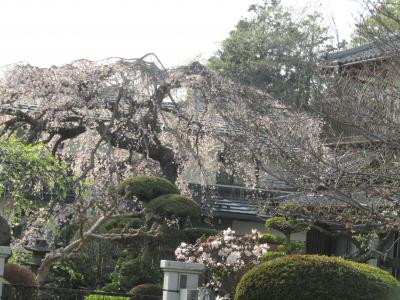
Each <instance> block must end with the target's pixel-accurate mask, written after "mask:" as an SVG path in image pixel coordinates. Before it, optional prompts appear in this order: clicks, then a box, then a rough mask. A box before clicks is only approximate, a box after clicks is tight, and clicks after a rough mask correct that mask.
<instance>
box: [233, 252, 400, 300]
mask: <svg viewBox="0 0 400 300" xmlns="http://www.w3.org/2000/svg"><path fill="white" fill-rule="evenodd" d="M399 287H400V285H399V283H398V282H397V280H396V279H395V278H394V277H392V276H391V275H390V274H389V273H387V272H385V271H383V270H381V269H378V268H375V267H372V266H370V265H367V264H360V263H355V262H351V261H348V260H344V259H342V258H337V257H327V256H317V255H293V256H285V257H281V258H275V259H272V260H270V261H267V262H265V263H262V264H261V265H258V266H256V267H255V268H253V269H252V270H250V271H249V272H248V273H246V274H245V275H244V276H243V277H242V279H241V280H240V282H239V284H238V285H237V287H236V294H235V300H310V299H312V300H378V299H379V300H395V299H400V293H399Z"/></svg>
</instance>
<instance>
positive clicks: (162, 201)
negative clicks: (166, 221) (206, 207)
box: [146, 194, 200, 218]
mask: <svg viewBox="0 0 400 300" xmlns="http://www.w3.org/2000/svg"><path fill="white" fill-rule="evenodd" d="M146 208H147V209H148V210H149V211H152V212H154V213H155V214H157V215H159V216H163V217H172V216H175V217H178V218H185V217H191V218H197V217H200V206H199V205H198V204H197V203H196V202H194V201H193V200H191V199H189V198H188V197H186V196H183V195H178V194H168V195H162V196H159V197H157V198H155V199H153V200H151V201H150V202H149V203H148V204H147V206H146Z"/></svg>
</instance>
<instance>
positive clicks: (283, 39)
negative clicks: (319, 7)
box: [209, 1, 329, 108]
mask: <svg viewBox="0 0 400 300" xmlns="http://www.w3.org/2000/svg"><path fill="white" fill-rule="evenodd" d="M249 11H251V12H252V13H253V17H252V18H249V19H242V20H240V21H239V22H238V24H237V25H236V28H235V29H234V30H233V31H231V33H230V34H229V37H228V38H227V39H225V40H224V41H223V42H222V47H221V50H219V51H218V52H217V54H216V55H215V56H213V57H211V58H210V59H209V67H210V68H212V69H214V70H216V71H218V72H219V73H220V74H222V75H224V76H226V77H229V78H231V79H233V80H235V81H239V82H241V83H244V84H247V85H252V86H255V87H257V88H260V89H263V90H266V91H268V92H269V93H271V94H272V95H273V96H275V98H277V99H280V100H281V101H283V102H284V103H285V104H288V105H291V106H293V107H295V108H302V107H304V106H307V105H308V103H309V100H310V97H311V90H312V88H313V80H312V77H313V73H314V72H315V67H316V64H317V60H318V57H319V56H320V55H321V53H323V51H324V50H325V48H326V46H327V42H328V40H329V37H328V31H327V28H326V27H324V26H323V25H322V24H323V23H322V16H321V14H320V13H317V12H307V11H303V12H302V16H301V17H295V16H294V15H293V14H292V13H291V12H290V11H289V10H288V9H286V8H284V7H283V6H282V5H281V4H280V3H279V1H271V2H270V1H265V2H264V4H263V5H252V6H251V7H250V8H249Z"/></svg>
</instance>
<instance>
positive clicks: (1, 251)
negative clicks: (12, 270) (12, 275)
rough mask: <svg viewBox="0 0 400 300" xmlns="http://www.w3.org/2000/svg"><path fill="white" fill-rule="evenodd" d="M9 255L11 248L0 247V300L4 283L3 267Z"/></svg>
mask: <svg viewBox="0 0 400 300" xmlns="http://www.w3.org/2000/svg"><path fill="white" fill-rule="evenodd" d="M10 255H11V248H10V247H8V246H0V299H3V298H2V296H1V295H2V292H3V282H4V278H3V276H4V265H5V263H6V259H7V258H8V257H9V256H10Z"/></svg>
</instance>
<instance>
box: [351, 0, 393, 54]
mask: <svg viewBox="0 0 400 300" xmlns="http://www.w3.org/2000/svg"><path fill="white" fill-rule="evenodd" d="M366 8H367V9H366V10H365V11H366V12H367V13H366V15H365V16H363V18H362V19H361V21H360V23H359V24H357V29H356V30H355V32H354V33H353V34H352V39H351V45H352V46H359V45H361V44H364V43H367V42H371V41H375V42H376V41H380V42H384V43H390V42H391V41H393V37H394V35H397V34H398V33H399V32H400V1H399V0H370V1H366Z"/></svg>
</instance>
